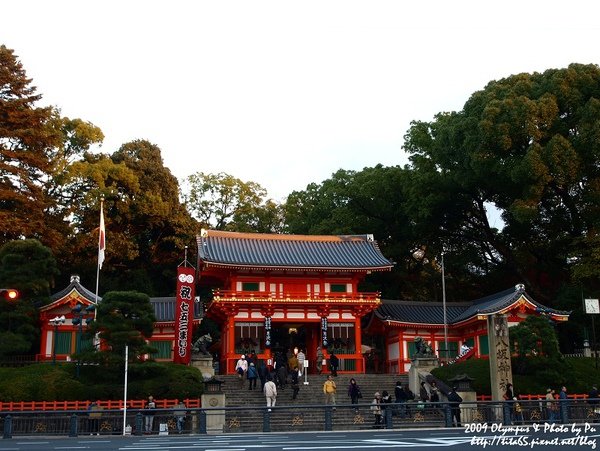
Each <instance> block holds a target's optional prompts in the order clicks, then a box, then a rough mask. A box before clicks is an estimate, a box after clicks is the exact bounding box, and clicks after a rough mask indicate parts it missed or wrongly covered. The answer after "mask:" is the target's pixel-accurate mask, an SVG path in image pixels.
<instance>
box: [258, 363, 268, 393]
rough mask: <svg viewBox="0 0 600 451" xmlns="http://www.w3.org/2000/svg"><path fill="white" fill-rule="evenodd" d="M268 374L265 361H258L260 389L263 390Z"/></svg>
mask: <svg viewBox="0 0 600 451" xmlns="http://www.w3.org/2000/svg"><path fill="white" fill-rule="evenodd" d="M268 375H269V368H267V365H265V362H262V361H261V362H260V363H259V364H258V377H259V379H260V390H261V391H263V390H264V389H265V383H266V382H267V376H268Z"/></svg>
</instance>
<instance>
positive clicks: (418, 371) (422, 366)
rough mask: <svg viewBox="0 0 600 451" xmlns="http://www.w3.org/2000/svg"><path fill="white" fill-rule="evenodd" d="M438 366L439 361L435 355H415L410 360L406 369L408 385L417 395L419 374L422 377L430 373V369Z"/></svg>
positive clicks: (419, 384) (419, 387) (419, 385)
mask: <svg viewBox="0 0 600 451" xmlns="http://www.w3.org/2000/svg"><path fill="white" fill-rule="evenodd" d="M438 366H440V361H439V359H438V358H437V357H417V358H416V359H414V360H413V361H412V364H411V365H410V369H409V370H408V387H409V388H410V390H411V391H412V392H413V393H414V394H415V396H419V390H420V389H421V377H420V376H421V375H422V376H423V379H424V378H425V377H426V376H427V375H429V374H430V373H431V370H433V369H434V368H437V367H438Z"/></svg>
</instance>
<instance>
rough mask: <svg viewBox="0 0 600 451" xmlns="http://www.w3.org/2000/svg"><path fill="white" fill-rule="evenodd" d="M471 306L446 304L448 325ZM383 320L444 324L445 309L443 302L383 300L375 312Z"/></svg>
mask: <svg viewBox="0 0 600 451" xmlns="http://www.w3.org/2000/svg"><path fill="white" fill-rule="evenodd" d="M470 305H471V304H464V303H461V304H456V303H447V304H446V319H447V322H448V323H451V322H453V320H454V318H456V317H458V316H460V315H462V314H463V313H464V312H465V311H466V310H467V309H468V308H469V306H470ZM375 314H376V315H377V317H378V318H380V319H382V320H388V319H389V320H391V321H400V322H405V323H417V324H444V309H443V304H442V303H441V302H416V301H393V300H386V299H383V300H382V305H381V306H379V308H378V309H377V310H376V311H375Z"/></svg>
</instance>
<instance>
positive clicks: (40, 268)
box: [0, 240, 58, 356]
mask: <svg viewBox="0 0 600 451" xmlns="http://www.w3.org/2000/svg"><path fill="white" fill-rule="evenodd" d="M56 274H58V269H57V267H56V260H55V259H54V256H53V255H52V251H51V250H50V249H49V248H47V247H45V246H43V245H42V244H41V243H40V242H39V241H37V240H17V241H10V242H8V243H6V244H5V245H3V246H2V247H0V287H2V288H7V287H10V288H16V289H18V290H19V298H18V299H14V300H9V299H5V298H4V297H0V356H6V355H19V354H27V353H29V352H32V351H34V349H36V347H37V346H36V345H37V338H38V335H39V329H38V326H37V322H38V312H37V309H36V306H40V305H43V304H45V303H47V302H48V300H49V296H50V289H51V287H52V284H53V281H54V277H55V276H56Z"/></svg>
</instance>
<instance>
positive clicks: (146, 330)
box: [88, 291, 156, 363]
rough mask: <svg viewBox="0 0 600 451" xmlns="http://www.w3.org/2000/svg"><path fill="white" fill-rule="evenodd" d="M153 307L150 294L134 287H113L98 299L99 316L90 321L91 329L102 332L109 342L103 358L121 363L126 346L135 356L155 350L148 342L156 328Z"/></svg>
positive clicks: (135, 357) (132, 357)
mask: <svg viewBox="0 0 600 451" xmlns="http://www.w3.org/2000/svg"><path fill="white" fill-rule="evenodd" d="M155 322H156V317H155V316H154V309H153V308H152V305H151V304H150V298H149V297H148V296H147V295H146V294H144V293H138V292H135V291H110V292H108V293H106V294H105V295H104V296H103V298H102V301H101V302H100V303H98V308H97V311H96V320H95V321H93V322H92V323H90V326H89V329H88V330H89V333H90V334H91V335H94V334H96V333H98V334H99V338H100V339H101V340H102V341H103V342H104V346H106V349H105V350H102V351H101V353H100V354H101V355H102V360H104V361H105V362H109V363H118V362H120V361H122V360H123V357H124V355H125V346H128V347H129V356H130V358H131V359H132V360H135V359H137V358H139V357H140V356H141V355H143V354H147V353H150V352H152V351H156V350H153V349H152V348H150V347H149V346H148V345H147V344H146V340H147V339H149V338H150V337H151V336H152V332H153V330H154V323H155Z"/></svg>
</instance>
